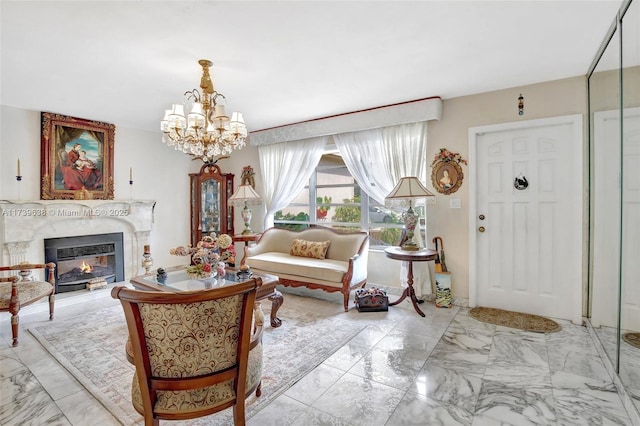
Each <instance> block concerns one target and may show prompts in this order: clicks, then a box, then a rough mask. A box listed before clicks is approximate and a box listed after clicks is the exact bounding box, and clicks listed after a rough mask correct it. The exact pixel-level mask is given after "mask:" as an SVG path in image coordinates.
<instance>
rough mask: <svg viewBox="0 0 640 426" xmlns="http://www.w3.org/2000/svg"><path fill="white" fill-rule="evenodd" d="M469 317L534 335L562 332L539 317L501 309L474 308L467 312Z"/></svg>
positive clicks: (554, 323) (547, 319) (553, 324)
mask: <svg viewBox="0 0 640 426" xmlns="http://www.w3.org/2000/svg"><path fill="white" fill-rule="evenodd" d="M469 316H470V317H472V318H475V319H477V320H478V321H482V322H488V323H489V324H496V325H502V326H505V327H510V328H519V329H520V330H525V331H533V332H536V333H555V332H557V331H560V330H562V327H560V324H558V323H557V322H555V321H553V320H550V319H549V318H545V317H541V316H539V315H532V314H523V313H520V312H513V311H505V310H503V309H495V308H483V307H480V306H479V307H476V308H472V309H470V310H469Z"/></svg>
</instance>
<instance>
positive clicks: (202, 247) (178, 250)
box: [169, 232, 235, 278]
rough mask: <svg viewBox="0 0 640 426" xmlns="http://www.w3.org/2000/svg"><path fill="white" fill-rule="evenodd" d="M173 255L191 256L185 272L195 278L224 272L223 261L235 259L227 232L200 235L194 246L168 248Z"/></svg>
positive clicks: (231, 242)
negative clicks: (200, 237) (200, 238)
mask: <svg viewBox="0 0 640 426" xmlns="http://www.w3.org/2000/svg"><path fill="white" fill-rule="evenodd" d="M169 254H172V255H174V256H191V265H189V266H186V267H185V269H186V271H187V273H188V274H189V275H191V276H193V277H195V278H210V277H212V276H215V273H216V272H217V273H218V274H219V275H221V276H222V275H224V273H225V267H226V263H225V262H234V261H235V248H234V246H233V240H232V239H231V237H230V236H229V235H227V234H220V235H219V236H218V235H216V233H215V232H212V233H211V235H207V236H204V237H202V240H200V241H198V244H196V246H195V247H191V245H188V246H186V247H184V246H178V247H175V248H172V249H170V250H169Z"/></svg>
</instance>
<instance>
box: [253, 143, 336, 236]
mask: <svg viewBox="0 0 640 426" xmlns="http://www.w3.org/2000/svg"><path fill="white" fill-rule="evenodd" d="M327 139H328V137H327V136H321V137H317V138H309V139H304V140H300V141H293V142H284V143H275V144H271V145H261V146H259V147H258V155H259V156H260V169H261V172H262V182H264V194H263V195H262V196H263V198H264V201H265V205H266V207H267V212H266V214H265V217H264V229H268V228H271V227H272V226H273V215H274V213H275V212H277V211H278V210H280V209H282V208H284V207H286V206H288V205H289V203H291V201H292V200H293V199H294V198H295V197H296V196H297V195H298V194H299V193H300V191H302V189H303V188H304V186H305V185H306V184H307V183H308V182H309V178H310V177H311V173H313V172H314V171H315V169H316V167H317V165H318V163H319V162H320V157H321V156H322V153H323V151H324V147H325V145H326V144H327Z"/></svg>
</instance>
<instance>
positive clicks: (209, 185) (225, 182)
mask: <svg viewBox="0 0 640 426" xmlns="http://www.w3.org/2000/svg"><path fill="white" fill-rule="evenodd" d="M233 176H234V175H233V174H232V173H222V172H221V171H220V167H218V166H216V165H207V164H205V165H203V166H202V168H201V169H200V172H199V173H191V174H189V178H190V179H191V245H192V246H195V245H196V244H197V243H198V241H200V240H201V239H202V237H203V236H206V235H210V234H211V233H212V232H215V233H216V234H218V235H219V234H229V235H233V207H232V206H231V205H229V203H227V199H228V198H229V197H230V196H231V194H233Z"/></svg>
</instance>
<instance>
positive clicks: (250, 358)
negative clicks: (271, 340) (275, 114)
mask: <svg viewBox="0 0 640 426" xmlns="http://www.w3.org/2000/svg"><path fill="white" fill-rule="evenodd" d="M255 291H256V281H255V280H249V281H247V282H245V283H242V284H237V285H233V286H229V287H221V288H216V289H212V290H203V291H197V292H182V293H169V292H149V291H137V290H131V289H128V288H126V287H115V288H114V289H113V290H112V293H111V294H112V297H114V298H115V299H119V300H120V302H121V303H122V307H123V309H124V312H125V317H126V319H127V326H128V330H129V337H130V341H129V342H128V344H127V352H128V354H129V356H130V359H132V360H133V363H134V365H135V366H136V372H135V374H134V376H133V382H132V403H133V406H134V408H135V409H136V410H137V411H138V412H139V413H140V414H142V415H143V416H144V417H145V424H147V425H157V424H159V419H167V420H181V419H189V418H194V417H201V416H206V415H209V414H212V413H216V412H218V411H221V410H223V409H226V408H228V407H233V414H234V423H235V424H236V425H243V424H245V413H244V411H245V409H244V407H245V405H244V400H245V397H246V396H248V395H250V394H251V393H252V392H253V391H256V395H257V396H260V383H261V378H262V327H263V323H264V316H263V314H262V311H261V310H259V309H257V310H256V314H255V315H253V311H254V306H255Z"/></svg>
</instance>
